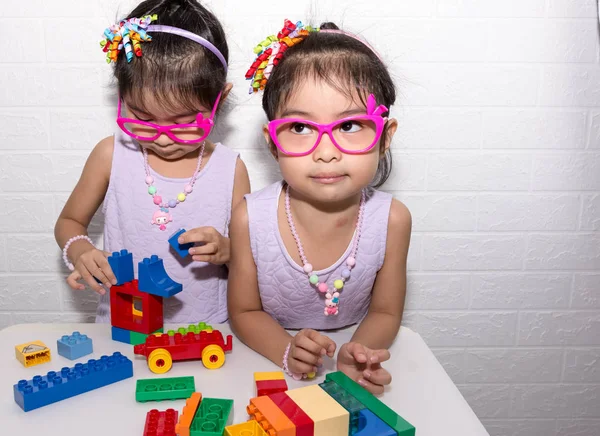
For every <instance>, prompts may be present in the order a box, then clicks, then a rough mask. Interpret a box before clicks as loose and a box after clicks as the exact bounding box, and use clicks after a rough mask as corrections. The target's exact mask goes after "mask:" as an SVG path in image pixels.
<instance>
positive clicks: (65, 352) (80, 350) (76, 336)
mask: <svg viewBox="0 0 600 436" xmlns="http://www.w3.org/2000/svg"><path fill="white" fill-rule="evenodd" d="M56 347H57V348H58V354H60V355H61V356H63V357H66V358H67V359H70V360H75V359H79V358H80V357H83V356H87V355H88V354H92V352H93V351H94V347H93V344H92V339H91V338H88V337H87V335H82V334H81V333H79V332H73V334H72V335H70V336H69V335H65V336H63V337H62V338H60V339H58V340H57V341H56Z"/></svg>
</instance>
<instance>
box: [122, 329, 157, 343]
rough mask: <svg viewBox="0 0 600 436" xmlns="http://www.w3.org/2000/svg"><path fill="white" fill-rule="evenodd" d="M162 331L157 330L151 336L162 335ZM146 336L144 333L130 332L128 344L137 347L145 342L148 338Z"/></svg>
mask: <svg viewBox="0 0 600 436" xmlns="http://www.w3.org/2000/svg"><path fill="white" fill-rule="evenodd" d="M162 332H163V329H158V330H157V331H155V332H152V333H151V334H152V335H156V334H159V333H162ZM148 336H150V335H147V334H145V333H138V332H130V338H129V343H130V344H131V345H139V344H143V343H144V342H146V339H147V338H148Z"/></svg>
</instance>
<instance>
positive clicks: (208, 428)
mask: <svg viewBox="0 0 600 436" xmlns="http://www.w3.org/2000/svg"><path fill="white" fill-rule="evenodd" d="M232 408H233V400H226V399H222V398H203V399H202V402H201V403H200V407H198V410H197V411H196V415H194V420H193V421H192V425H191V426H190V436H222V435H223V432H224V431H225V427H226V426H227V425H228V421H229V414H230V413H231V409H232Z"/></svg>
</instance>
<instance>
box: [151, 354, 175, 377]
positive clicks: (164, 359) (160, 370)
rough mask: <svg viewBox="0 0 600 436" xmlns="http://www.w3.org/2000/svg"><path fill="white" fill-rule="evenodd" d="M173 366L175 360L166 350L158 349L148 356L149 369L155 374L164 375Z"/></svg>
mask: <svg viewBox="0 0 600 436" xmlns="http://www.w3.org/2000/svg"><path fill="white" fill-rule="evenodd" d="M172 366H173V358H172V357H171V353H169V352H168V351H167V350H165V349H164V348H158V349H156V350H154V351H152V353H150V355H149V356H148V368H150V371H152V372H153V373H155V374H164V373H165V372H167V371H169V370H170V369H171V367H172Z"/></svg>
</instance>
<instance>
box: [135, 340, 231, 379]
mask: <svg viewBox="0 0 600 436" xmlns="http://www.w3.org/2000/svg"><path fill="white" fill-rule="evenodd" d="M232 348H233V347H232V336H231V335H227V342H225V341H224V340H223V334H222V333H221V332H220V331H219V330H213V331H211V332H207V331H201V332H200V333H198V334H194V333H192V332H190V333H187V334H186V335H182V334H180V333H175V334H174V335H173V336H169V335H168V334H162V335H152V336H149V337H148V338H147V339H146V342H145V343H144V344H140V345H136V346H135V347H133V352H134V354H137V355H142V356H146V359H147V361H148V367H149V368H150V370H151V371H152V372H155V373H157V374H164V373H165V372H167V371H169V370H170V369H171V366H172V364H173V362H175V361H178V360H198V359H201V360H202V363H203V364H204V366H205V367H206V368H208V369H217V368H220V367H221V366H223V364H224V363H225V352H227V351H231V349H232Z"/></svg>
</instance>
